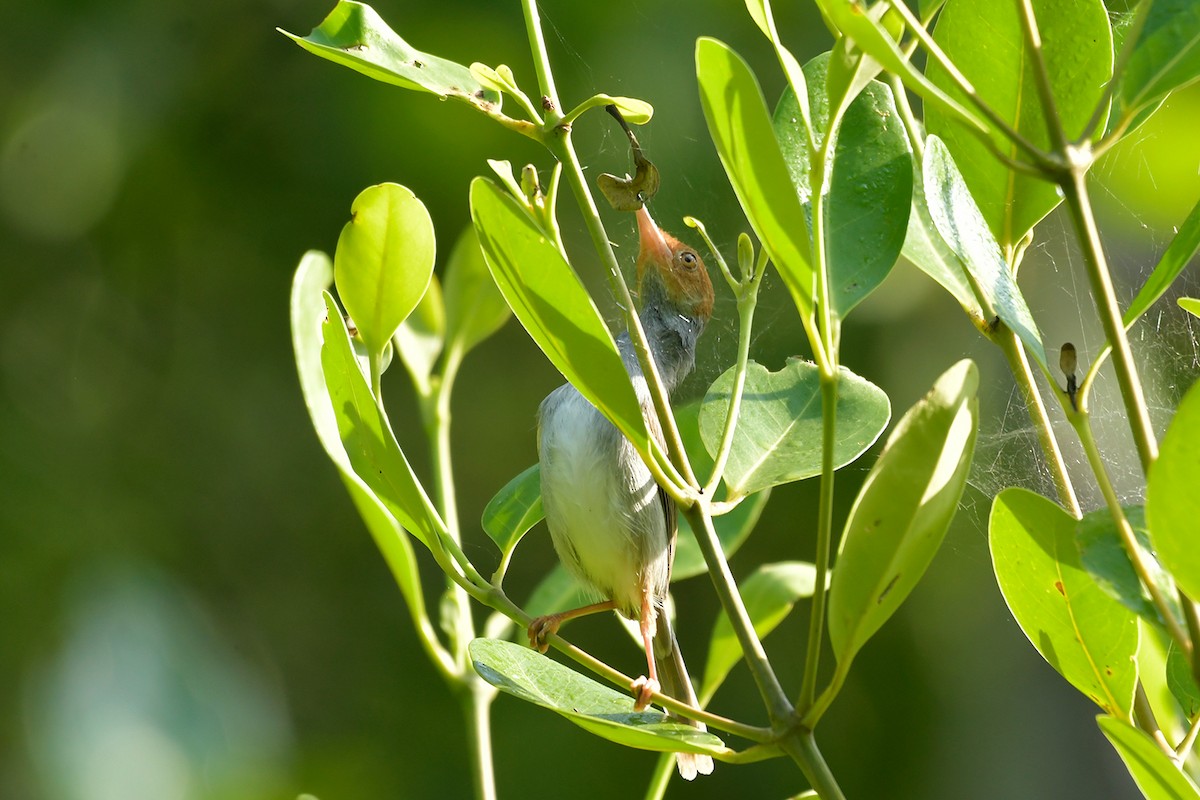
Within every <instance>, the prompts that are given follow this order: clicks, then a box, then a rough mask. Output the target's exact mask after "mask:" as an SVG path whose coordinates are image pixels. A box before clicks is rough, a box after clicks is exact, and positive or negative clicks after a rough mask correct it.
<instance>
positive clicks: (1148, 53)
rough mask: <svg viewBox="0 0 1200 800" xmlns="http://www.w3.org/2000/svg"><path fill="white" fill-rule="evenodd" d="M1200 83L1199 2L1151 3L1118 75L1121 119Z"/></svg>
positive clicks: (1167, 0) (1159, 0) (1162, 0)
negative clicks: (1119, 75)
mask: <svg viewBox="0 0 1200 800" xmlns="http://www.w3.org/2000/svg"><path fill="white" fill-rule="evenodd" d="M1197 79H1200V2H1196V0H1154V2H1153V4H1152V5H1150V7H1149V12H1148V13H1147V15H1146V22H1145V24H1144V25H1143V26H1142V29H1141V33H1140V34H1139V35H1138V38H1137V43H1136V44H1135V45H1134V48H1133V52H1132V53H1131V54H1130V57H1129V61H1128V62H1127V63H1126V65H1125V70H1124V72H1122V73H1121V78H1120V87H1119V89H1118V91H1117V95H1118V97H1119V99H1120V103H1121V115H1122V116H1124V115H1125V114H1129V113H1136V112H1137V111H1138V110H1139V109H1141V108H1143V107H1145V106H1147V105H1150V104H1152V103H1154V102H1156V101H1158V100H1161V99H1162V98H1164V97H1166V96H1167V95H1168V94H1169V93H1170V92H1173V91H1175V90H1176V89H1179V88H1182V87H1183V86H1186V85H1188V84H1189V83H1193V82H1195V81H1196V80H1197Z"/></svg>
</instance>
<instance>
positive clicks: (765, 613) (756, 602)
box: [699, 561, 817, 702]
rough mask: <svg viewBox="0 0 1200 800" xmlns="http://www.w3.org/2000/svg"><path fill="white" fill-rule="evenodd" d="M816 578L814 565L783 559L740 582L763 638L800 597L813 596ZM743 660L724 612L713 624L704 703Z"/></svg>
mask: <svg viewBox="0 0 1200 800" xmlns="http://www.w3.org/2000/svg"><path fill="white" fill-rule="evenodd" d="M816 578H817V570H816V567H814V566H813V565H812V564H809V563H807V562H804V561H781V562H779V563H776V564H763V565H762V566H761V567H759V568H758V569H756V570H755V571H754V572H753V573H751V574H750V575H749V577H747V578H746V579H745V580H743V581H741V582H739V584H738V589H739V590H740V592H741V595H742V602H744V603H745V604H746V613H748V614H749V615H750V621H751V622H752V623H754V630H755V632H756V633H758V637H759V638H760V639H762V638H764V637H766V635H767V634H769V633H770V632H771V631H773V630H775V628H776V626H777V625H779V623H781V622H783V620H784V619H785V618H786V617H787V615H788V614H790V613H791V611H792V607H793V606H794V605H795V604H796V601H797V600H799V599H800V598H802V597H811V596H812V593H813V589H814V587H815V586H816ZM741 660H742V648H741V645H739V644H738V640H737V636H736V635H734V632H733V626H732V625H731V624H730V623H729V617H728V616H726V614H725V612H723V611H722V612H721V613H720V614H719V615H718V616H717V621H716V624H714V625H713V631H712V637H711V639H710V641H709V645H708V662H707V663H706V664H705V666H704V681H703V683H702V684H701V687H700V691H699V695H700V697H701V698H702V701H701V702H703V700H704V699H707V698H711V697H712V695H713V693H714V692H715V691H716V690H717V688H718V687H720V685H721V684H722V683H723V682H724V681H725V677H726V676H727V675H728V674H729V671H730V670H731V669H733V668H734V666H735V665H737V663H738V662H739V661H741Z"/></svg>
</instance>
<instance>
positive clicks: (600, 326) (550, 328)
mask: <svg viewBox="0 0 1200 800" xmlns="http://www.w3.org/2000/svg"><path fill="white" fill-rule="evenodd" d="M471 216H472V217H473V218H474V220H475V230H476V232H477V233H478V234H479V242H480V244H481V245H482V247H483V254H484V258H485V259H486V260H487V265H488V268H489V269H490V270H491V272H492V277H493V278H494V279H495V281H496V285H497V286H499V287H500V293H501V294H503V295H504V299H505V300H507V301H508V304H509V306H510V307H511V308H512V309H513V313H515V314H516V316H517V319H518V320H520V322H521V325H523V326H524V327H525V330H526V331H528V332H529V335H530V336H532V337H533V340H534V341H535V342H537V345H538V347H540V348H541V349H542V352H543V353H545V354H546V357H547V358H549V359H550V362H551V363H552V364H554V366H555V367H557V368H558V371H559V372H561V373H562V374H563V376H564V377H566V379H567V380H568V381H570V382H571V383H572V384H573V385H574V386H575V388H576V389H578V390H579V393H580V394H582V395H583V396H584V397H585V398H587V400H588V401H589V402H591V404H592V405H594V406H595V407H596V408H598V409H599V410H600V411H601V412H602V413H603V414H604V415H605V416H606V417H608V419H609V420H610V421H611V422H612V423H613V424H614V425H616V426H617V428H618V429H619V430H620V431H621V433H623V434H625V437H626V438H627V439H629V441H630V443H631V444H633V446H634V447H635V448H636V449H637V450H638V452H640V453H641V454H642V455H643V456H645V455H646V454H648V453H649V450H650V434H649V433H648V432H647V430H646V422H645V420H644V419H643V417H642V409H641V406H640V405H639V404H638V401H637V396H636V395H635V394H634V392H633V386H632V384H630V382H629V374H628V373H627V372H626V371H625V366H624V364H623V363H622V361H621V356H620V355H619V354H618V353H617V345H616V343H615V342H614V341H613V337H612V334H611V333H610V332H609V330H608V327H607V326H606V325H605V324H604V319H603V318H602V317H601V316H600V312H599V311H598V310H597V309H596V304H595V303H593V302H592V298H591V297H590V296H589V295H588V293H587V290H586V289H585V288H584V287H583V284H582V283H581V282H580V281H579V277H578V276H577V275H576V274H575V272H574V271H573V270H572V269H571V266H570V265H569V264H568V263H567V261H566V259H565V258H563V255H562V253H561V252H560V251H559V249H558V248H557V247H555V245H554V243H553V242H551V241H550V240H549V239H547V238H546V235H545V234H544V233H543V232H542V231H541V230H540V229H539V228H538V226H537V224H536V223H535V222H534V221H533V219H532V218H531V217H530V216H529V215H528V214H527V213H525V210H524V209H522V208H521V207H520V206H519V205H518V204H517V203H516V201H515V200H513V199H512V198H511V197H509V196H508V195H507V194H505V193H504V192H503V191H502V190H501V189H500V188H499V187H498V186H496V185H495V184H494V183H492V182H490V181H487V180H484V179H483V178H476V179H475V180H474V181H472V182H471Z"/></svg>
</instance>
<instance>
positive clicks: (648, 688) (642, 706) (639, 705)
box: [629, 675, 662, 711]
mask: <svg viewBox="0 0 1200 800" xmlns="http://www.w3.org/2000/svg"><path fill="white" fill-rule="evenodd" d="M629 688H631V689H632V690H633V696H634V701H633V710H634V711H645V710H646V707H647V706H649V705H650V698H651V697H652V696H653V695H654V693H655V692H657V691H659V689H661V688H662V687H661V686H659V683H658V681H656V680H654V679H653V678H647V677H646V676H645V675H642V676H641V677H640V678H638V679H637V680H635V681H634V682H633V684H632V685H631V686H630V687H629Z"/></svg>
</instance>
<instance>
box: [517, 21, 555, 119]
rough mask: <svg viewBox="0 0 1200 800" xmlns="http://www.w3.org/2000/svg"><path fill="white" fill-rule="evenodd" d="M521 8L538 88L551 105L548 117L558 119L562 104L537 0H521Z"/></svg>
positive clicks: (547, 110)
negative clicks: (555, 85) (555, 83)
mask: <svg viewBox="0 0 1200 800" xmlns="http://www.w3.org/2000/svg"><path fill="white" fill-rule="evenodd" d="M521 8H522V10H523V11H524V12H525V14H524V16H525V34H526V35H527V36H528V37H529V50H530V53H531V54H532V56H533V70H534V72H535V73H536V74H537V82H538V88H539V89H540V90H541V93H542V97H544V98H545V99H546V100H548V101H549V102H550V106H551V107H550V108H548V109H545V110H546V112H547V117H550V116H551V115H553V116H554V118H555V119H558V118H560V117H559V115H560V114H561V113H562V112H561V111H560V109H561V108H562V106H561V104H560V103H559V102H558V90H557V89H556V88H555V87H554V73H553V72H552V71H551V69H550V55H549V51H548V50H547V49H546V40H545V38H544V37H543V36H542V18H541V15H540V14H539V13H538V7H537V0H521ZM547 121H549V120H547Z"/></svg>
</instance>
